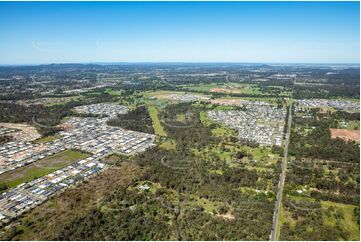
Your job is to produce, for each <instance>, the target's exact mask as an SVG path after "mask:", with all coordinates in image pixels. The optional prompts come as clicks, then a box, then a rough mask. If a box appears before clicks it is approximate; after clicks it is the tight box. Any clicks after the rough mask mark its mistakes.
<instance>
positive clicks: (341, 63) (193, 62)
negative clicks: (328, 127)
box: [0, 61, 360, 67]
mask: <svg viewBox="0 0 361 242" xmlns="http://www.w3.org/2000/svg"><path fill="white" fill-rule="evenodd" d="M72 64H73V65H76V64H78V65H91V64H93V65H121V64H253V65H255V64H270V65H275V64H278V65H287V64H288V65H360V62H242V61H111V62H107V61H92V62H48V63H31V64H0V66H2V67H3V66H8V67H10V66H42V65H72Z"/></svg>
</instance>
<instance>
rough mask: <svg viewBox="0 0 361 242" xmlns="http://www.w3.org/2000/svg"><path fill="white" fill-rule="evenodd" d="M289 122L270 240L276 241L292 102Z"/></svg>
mask: <svg viewBox="0 0 361 242" xmlns="http://www.w3.org/2000/svg"><path fill="white" fill-rule="evenodd" d="M287 122H288V124H287V131H286V132H287V133H286V139H285V146H284V153H283V159H282V172H281V174H280V180H279V182H278V192H277V202H276V207H275V211H274V213H273V224H272V231H271V236H270V240H271V241H274V240H275V239H276V235H277V233H278V231H277V230H278V219H279V210H280V208H281V204H282V193H283V187H284V185H285V179H286V170H287V156H288V144H289V141H290V133H291V123H292V102H291V104H290V106H289V115H288V121H287Z"/></svg>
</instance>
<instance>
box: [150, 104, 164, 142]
mask: <svg viewBox="0 0 361 242" xmlns="http://www.w3.org/2000/svg"><path fill="white" fill-rule="evenodd" d="M148 111H149V115H150V117H151V118H152V122H153V128H154V132H155V134H156V135H159V136H167V134H166V132H165V131H164V129H163V126H162V125H161V123H160V121H159V117H158V109H157V108H156V107H154V106H150V107H148Z"/></svg>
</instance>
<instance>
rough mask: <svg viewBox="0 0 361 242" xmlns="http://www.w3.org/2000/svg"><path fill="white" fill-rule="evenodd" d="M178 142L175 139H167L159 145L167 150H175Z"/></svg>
mask: <svg viewBox="0 0 361 242" xmlns="http://www.w3.org/2000/svg"><path fill="white" fill-rule="evenodd" d="M176 145H177V143H176V142H175V141H174V140H167V141H165V142H164V143H162V144H160V145H159V147H161V148H163V149H166V150H175V149H176Z"/></svg>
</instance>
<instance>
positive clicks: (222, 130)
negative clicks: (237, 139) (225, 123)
mask: <svg viewBox="0 0 361 242" xmlns="http://www.w3.org/2000/svg"><path fill="white" fill-rule="evenodd" d="M235 133H236V132H235V131H234V130H233V129H231V128H227V127H218V128H215V129H212V134H213V135H214V136H218V137H224V136H232V135H235Z"/></svg>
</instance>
